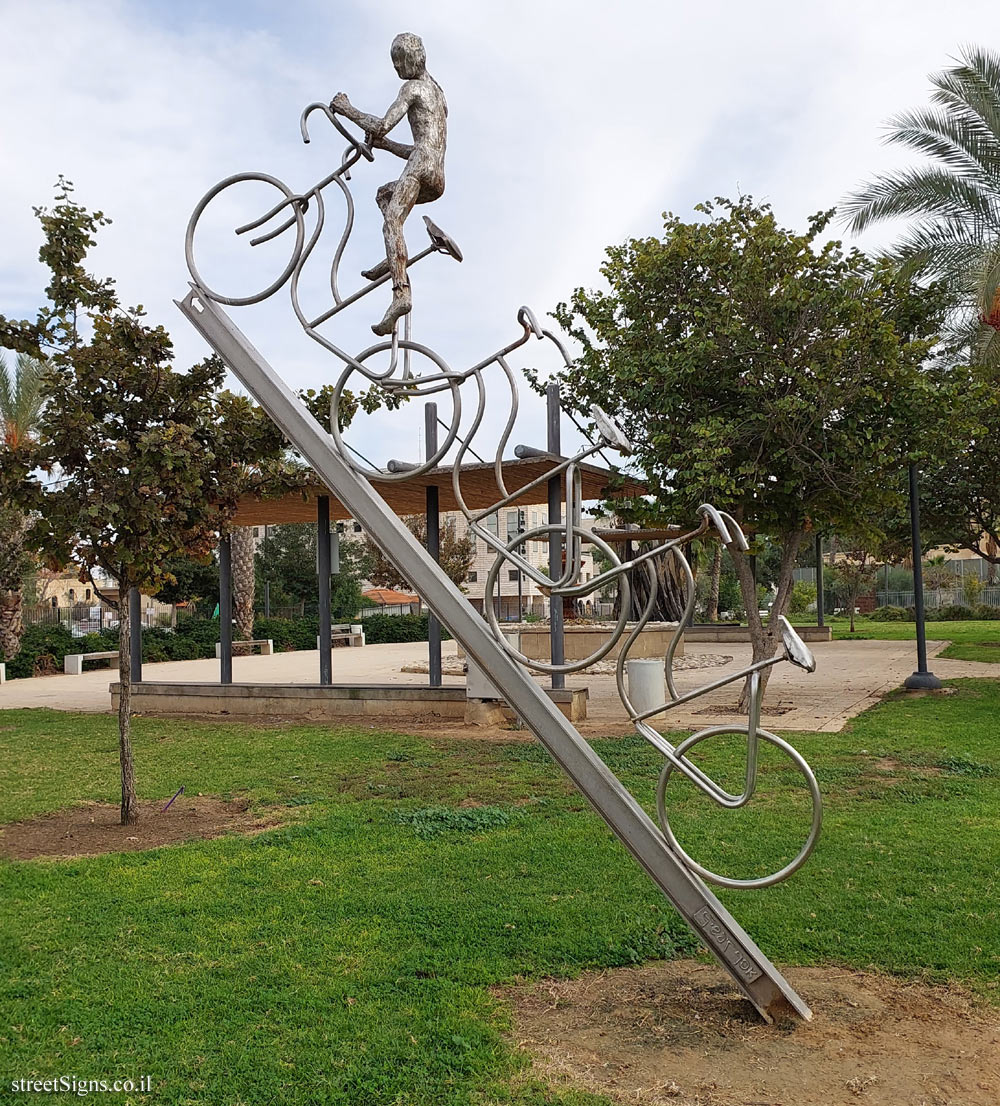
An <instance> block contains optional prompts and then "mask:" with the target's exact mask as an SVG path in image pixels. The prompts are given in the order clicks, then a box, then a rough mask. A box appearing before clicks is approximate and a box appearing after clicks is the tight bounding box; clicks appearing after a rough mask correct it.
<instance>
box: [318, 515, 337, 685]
mask: <svg viewBox="0 0 1000 1106" xmlns="http://www.w3.org/2000/svg"><path fill="white" fill-rule="evenodd" d="M332 570H333V564H332V562H331V560H330V497H329V496H328V495H320V496H317V497H316V572H317V574H318V576H319V682H320V683H321V684H332V683H333V642H332V641H331V640H330V634H331V632H332V631H331V627H330V573H331V572H332Z"/></svg>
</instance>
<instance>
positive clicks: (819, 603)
mask: <svg viewBox="0 0 1000 1106" xmlns="http://www.w3.org/2000/svg"><path fill="white" fill-rule="evenodd" d="M825 613H826V612H825V611H824V610H823V539H822V538H821V537H819V536H818V535H817V537H816V625H817V626H824V625H826V624H825V623H824V621H823V616H824V614H825Z"/></svg>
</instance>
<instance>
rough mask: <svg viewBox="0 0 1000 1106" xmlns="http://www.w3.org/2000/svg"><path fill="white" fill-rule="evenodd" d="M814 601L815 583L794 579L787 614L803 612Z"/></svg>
mask: <svg viewBox="0 0 1000 1106" xmlns="http://www.w3.org/2000/svg"><path fill="white" fill-rule="evenodd" d="M815 602H816V585H815V584H809V583H807V582H806V581H805V580H796V582H795V583H794V584H793V585H792V598H791V600H790V601H789V604H788V613H789V614H804V613H805V612H806V611H807V610H809V608H810V607H811V606H812V605H813V604H814V603H815Z"/></svg>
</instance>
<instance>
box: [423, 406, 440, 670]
mask: <svg viewBox="0 0 1000 1106" xmlns="http://www.w3.org/2000/svg"><path fill="white" fill-rule="evenodd" d="M424 449H425V454H424V455H425V457H428V458H429V457H432V456H433V455H434V454H435V453H437V449H438V432H437V404H436V403H425V404H424ZM427 552H428V553H429V554H430V555H431V557H433V558H434V561H435V563H437V564H440V563H441V511H440V502H439V492H438V487H437V485H436V484H435V485H433V486H428V488H427ZM427 671H428V673H429V677H428V681H427V682H428V684H429V685H430V686H431V687H440V686H441V683H442V680H441V623H440V622H439V621H438V619H437V615H435V614H434V613H433V612H432V613H431V614H430V615H428V617H427Z"/></svg>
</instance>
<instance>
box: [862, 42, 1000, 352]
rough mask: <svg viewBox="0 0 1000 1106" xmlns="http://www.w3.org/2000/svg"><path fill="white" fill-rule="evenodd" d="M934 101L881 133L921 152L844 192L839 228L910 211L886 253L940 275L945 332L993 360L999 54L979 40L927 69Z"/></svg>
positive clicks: (997, 299) (998, 309) (997, 343)
mask: <svg viewBox="0 0 1000 1106" xmlns="http://www.w3.org/2000/svg"><path fill="white" fill-rule="evenodd" d="M931 81H932V84H933V87H934V91H933V92H932V94H931V101H932V104H933V106H932V107H929V108H921V109H917V110H914V111H908V112H904V113H903V114H901V115H897V116H896V117H895V118H893V119H891V120H890V121H889V131H888V134H887V136H886V141H887V142H890V143H892V144H894V145H897V146H904V147H906V148H907V149H909V150H913V151H914V152H915V153H917V154H921V155H923V156H924V157H925V158H927V159H929V161H928V163H926V164H924V165H921V166H919V167H917V168H913V169H903V170H899V171H896V172H892V173H885V174H882V175H880V176H877V177H875V178H874V179H873V180H872V181H871V182H870V183H869V184H866V185H864V186H863V187H861V188H860V189H859V190H858V191H857V192H855V193H854V194H853V195H851V196H850V197H848V199H847V200H846V202H845V203H844V207H843V211H844V214H845V217H846V221H847V225H848V227H849V228H850V229H851V230H852V231H854V232H856V233H857V232H860V231H863V230H864V229H865V228H866V227H868V226H870V225H871V224H873V223H876V222H880V221H882V220H886V219H899V218H909V219H911V220H912V222H911V224H910V226H909V228H908V230H907V231H906V232H905V234H904V235H903V236H902V237H901V238H900V239H899V240H898V241H897V242H896V243H895V244H894V245H893V246H892V248H891V251H890V252H891V255H892V256H893V257H894V258H896V259H898V260H899V261H902V262H904V263H905V264H906V265H907V266H908V267H909V268H911V269H912V270H915V271H921V272H923V273H925V274H927V275H930V276H934V277H939V278H943V279H944V280H945V281H946V283H947V284H948V286H949V288H950V289H951V292H952V295H953V299H954V303H955V305H956V312H955V314H954V316H953V317H952V319H951V325H950V327H949V332H950V335H951V338H952V341H953V344H954V345H955V346H956V347H960V348H961V347H968V348H969V349H970V350H971V351H972V359H973V361H981V362H988V363H991V364H994V365H997V364H1000V337H998V331H1000V55H998V54H996V53H993V52H990V51H988V50H983V49H980V48H978V47H969V48H967V49H965V50H964V51H963V52H962V57H961V59H960V61H959V64H957V65H955V66H953V67H951V68H949V69H945V70H944V71H943V72H942V73H938V74H936V75H934V76H932V77H931Z"/></svg>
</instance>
